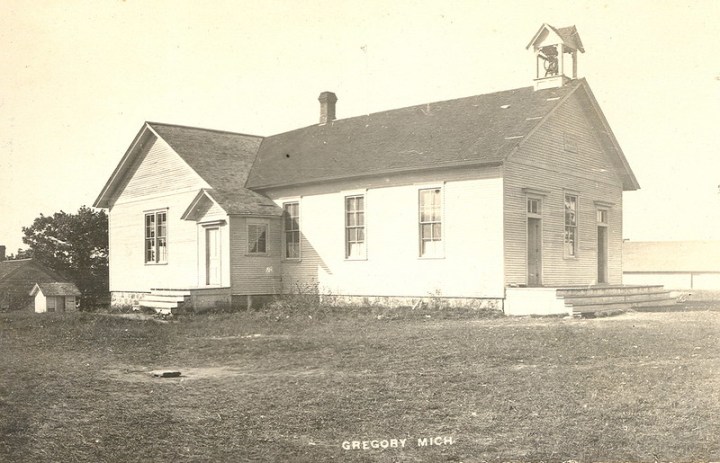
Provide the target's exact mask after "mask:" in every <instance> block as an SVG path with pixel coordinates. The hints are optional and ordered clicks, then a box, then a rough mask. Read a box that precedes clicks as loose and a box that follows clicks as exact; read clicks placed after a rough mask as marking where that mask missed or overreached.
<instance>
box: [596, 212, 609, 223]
mask: <svg viewBox="0 0 720 463" xmlns="http://www.w3.org/2000/svg"><path fill="white" fill-rule="evenodd" d="M597 223H598V225H607V224H608V211H607V209H598V210H597Z"/></svg>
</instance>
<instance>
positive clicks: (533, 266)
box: [527, 217, 542, 286]
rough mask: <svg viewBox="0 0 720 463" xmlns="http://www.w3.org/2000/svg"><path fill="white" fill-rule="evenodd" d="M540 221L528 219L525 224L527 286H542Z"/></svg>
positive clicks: (532, 218)
mask: <svg viewBox="0 0 720 463" xmlns="http://www.w3.org/2000/svg"><path fill="white" fill-rule="evenodd" d="M541 224H542V222H541V220H540V219H538V218H534V217H528V222H527V247H528V248H527V264H528V279H527V284H528V286H540V285H541V284H542V232H541Z"/></svg>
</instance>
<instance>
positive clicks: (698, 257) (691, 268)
mask: <svg viewBox="0 0 720 463" xmlns="http://www.w3.org/2000/svg"><path fill="white" fill-rule="evenodd" d="M623 283H624V284H631V285H663V286H665V287H666V288H668V289H675V290H710V291H720V241H625V242H624V243H623Z"/></svg>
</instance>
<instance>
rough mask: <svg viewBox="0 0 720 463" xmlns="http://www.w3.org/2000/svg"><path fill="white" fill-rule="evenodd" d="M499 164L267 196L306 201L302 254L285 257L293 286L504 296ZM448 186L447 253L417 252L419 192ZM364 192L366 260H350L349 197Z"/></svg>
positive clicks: (347, 292) (394, 293)
mask: <svg viewBox="0 0 720 463" xmlns="http://www.w3.org/2000/svg"><path fill="white" fill-rule="evenodd" d="M499 174H500V171H499V170H498V169H497V168H488V169H465V170H455V171H452V170H448V171H444V172H436V173H433V174H416V175H404V176H395V177H392V178H389V177H388V178H378V179H374V180H372V181H368V182H366V183H365V184H363V183H352V184H350V183H348V184H344V185H343V184H325V185H319V186H316V187H305V188H302V189H298V190H295V191H294V193H295V195H294V196H293V197H281V196H278V195H277V194H275V193H273V192H269V193H268V194H269V195H270V196H271V197H273V199H275V200H276V202H277V203H278V204H279V205H282V204H283V203H284V202H286V201H292V200H297V198H298V197H299V202H300V222H301V225H300V228H301V232H302V251H301V259H300V260H299V261H289V260H285V261H284V262H283V283H284V287H285V289H286V290H289V289H292V287H293V286H295V285H296V284H297V283H299V284H300V285H305V284H313V283H315V282H317V284H318V285H319V286H320V290H321V291H328V292H331V293H333V294H343V295H357V296H404V297H427V296H428V295H433V294H437V295H442V296H447V297H490V298H501V297H503V278H502V275H503V257H502V236H503V234H502V217H503V213H502V194H503V189H502V179H501V178H500V175H499ZM436 186H440V187H442V189H443V203H444V209H443V241H444V257H442V258H438V259H427V258H420V257H418V254H419V252H418V249H419V248H418V246H419V245H418V190H419V189H421V188H426V187H436ZM355 194H365V198H366V200H365V219H366V240H367V258H366V259H362V260H349V259H345V222H344V220H345V219H344V202H345V199H344V198H345V196H348V195H355Z"/></svg>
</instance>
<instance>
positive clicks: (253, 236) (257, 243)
mask: <svg viewBox="0 0 720 463" xmlns="http://www.w3.org/2000/svg"><path fill="white" fill-rule="evenodd" d="M266 252H267V224H249V225H248V254H265V253H266Z"/></svg>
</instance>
